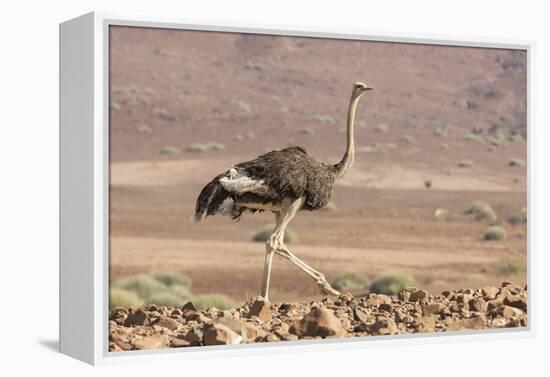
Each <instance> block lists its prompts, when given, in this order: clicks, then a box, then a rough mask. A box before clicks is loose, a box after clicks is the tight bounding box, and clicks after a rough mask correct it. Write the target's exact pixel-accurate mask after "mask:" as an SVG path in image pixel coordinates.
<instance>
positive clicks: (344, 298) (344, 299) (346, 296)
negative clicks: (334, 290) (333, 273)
mask: <svg viewBox="0 0 550 377" xmlns="http://www.w3.org/2000/svg"><path fill="white" fill-rule="evenodd" d="M338 301H341V302H350V301H353V295H352V294H351V293H349V292H344V293H342V294H341V295H340V296H338Z"/></svg>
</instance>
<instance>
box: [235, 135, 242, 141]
mask: <svg viewBox="0 0 550 377" xmlns="http://www.w3.org/2000/svg"><path fill="white" fill-rule="evenodd" d="M243 139H244V136H243V135H241V134H235V135H234V136H233V140H235V141H243Z"/></svg>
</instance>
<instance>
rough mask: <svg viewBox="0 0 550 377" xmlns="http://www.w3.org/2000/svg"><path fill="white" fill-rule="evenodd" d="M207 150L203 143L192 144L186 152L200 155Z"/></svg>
mask: <svg viewBox="0 0 550 377" xmlns="http://www.w3.org/2000/svg"><path fill="white" fill-rule="evenodd" d="M207 150H208V147H207V146H206V145H205V144H203V143H193V144H191V145H190V146H189V147H188V148H187V151H188V152H194V153H201V152H206V151H207Z"/></svg>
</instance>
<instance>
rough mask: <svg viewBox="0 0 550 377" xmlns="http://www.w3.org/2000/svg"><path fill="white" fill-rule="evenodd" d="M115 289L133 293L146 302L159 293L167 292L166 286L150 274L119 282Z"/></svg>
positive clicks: (131, 277)
mask: <svg viewBox="0 0 550 377" xmlns="http://www.w3.org/2000/svg"><path fill="white" fill-rule="evenodd" d="M114 288H119V289H124V290H126V291H130V292H133V293H134V294H136V295H137V296H138V297H139V298H140V299H141V300H143V301H144V302H148V300H149V299H150V298H151V296H153V294H155V293H157V292H162V291H166V285H164V284H163V283H162V282H160V281H158V280H157V279H155V278H154V277H152V276H151V275H149V274H139V275H134V276H130V277H127V278H125V279H122V280H119V281H118V282H117V283H116V284H115V285H114Z"/></svg>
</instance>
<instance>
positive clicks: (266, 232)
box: [252, 225, 298, 243]
mask: <svg viewBox="0 0 550 377" xmlns="http://www.w3.org/2000/svg"><path fill="white" fill-rule="evenodd" d="M272 232H273V227H272V226H270V225H268V226H266V227H264V228H263V229H262V230H260V231H259V232H258V233H256V234H255V235H254V237H253V238H252V240H253V241H255V242H266V241H267V240H268V239H269V237H270V236H271V233H272ZM297 240H298V235H297V234H296V233H295V232H294V231H292V229H290V228H286V230H285V237H284V242H285V243H293V242H296V241H297Z"/></svg>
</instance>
